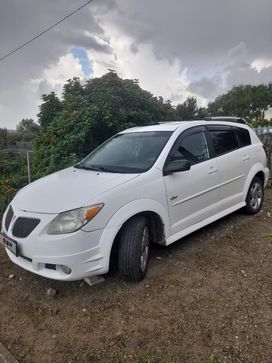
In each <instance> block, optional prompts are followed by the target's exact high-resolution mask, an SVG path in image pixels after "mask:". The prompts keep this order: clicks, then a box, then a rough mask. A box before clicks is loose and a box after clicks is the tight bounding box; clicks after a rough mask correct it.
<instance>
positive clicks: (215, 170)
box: [208, 166, 218, 175]
mask: <svg viewBox="0 0 272 363" xmlns="http://www.w3.org/2000/svg"><path fill="white" fill-rule="evenodd" d="M217 172H218V169H217V168H215V167H214V166H211V167H210V169H209V171H208V174H211V175H213V174H216V173H217Z"/></svg>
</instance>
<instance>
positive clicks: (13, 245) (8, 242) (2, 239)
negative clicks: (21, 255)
mask: <svg viewBox="0 0 272 363" xmlns="http://www.w3.org/2000/svg"><path fill="white" fill-rule="evenodd" d="M0 243H1V244H2V245H3V246H4V247H6V248H7V249H8V250H10V251H11V252H12V253H14V255H15V256H18V245H17V242H16V241H13V240H12V239H10V238H9V237H6V236H4V235H3V234H1V233H0Z"/></svg>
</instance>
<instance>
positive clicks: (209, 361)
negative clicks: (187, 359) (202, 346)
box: [198, 354, 217, 363]
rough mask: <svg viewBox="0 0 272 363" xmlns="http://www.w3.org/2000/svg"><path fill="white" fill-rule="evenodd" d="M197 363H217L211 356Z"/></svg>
mask: <svg viewBox="0 0 272 363" xmlns="http://www.w3.org/2000/svg"><path fill="white" fill-rule="evenodd" d="M198 363H217V360H216V358H215V357H214V355H213V354H211V355H210V356H209V357H208V358H207V359H201V360H200V361H198Z"/></svg>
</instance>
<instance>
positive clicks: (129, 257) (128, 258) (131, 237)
mask: <svg viewBox="0 0 272 363" xmlns="http://www.w3.org/2000/svg"><path fill="white" fill-rule="evenodd" d="M149 248H150V228H149V226H148V223H147V220H146V218H145V217H143V216H139V217H135V218H132V219H131V220H129V221H128V222H127V223H126V224H125V226H124V227H123V230H122V232H121V237H120V244H119V254H118V265H119V271H120V273H121V275H122V276H123V278H124V279H125V280H126V281H129V282H140V281H142V280H143V278H144V277H145V275H146V272H147V269H148V262H149Z"/></svg>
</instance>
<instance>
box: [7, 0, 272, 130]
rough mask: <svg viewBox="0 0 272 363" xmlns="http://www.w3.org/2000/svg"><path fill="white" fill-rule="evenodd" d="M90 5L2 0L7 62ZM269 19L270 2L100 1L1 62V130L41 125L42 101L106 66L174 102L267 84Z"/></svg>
mask: <svg viewBox="0 0 272 363" xmlns="http://www.w3.org/2000/svg"><path fill="white" fill-rule="evenodd" d="M85 2H86V0H47V1H44V0H0V58H1V56H3V55H5V54H6V53H8V52H9V51H10V50H12V49H14V48H16V47H17V46H19V45H20V44H22V43H24V42H26V41H27V40H29V39H30V38H32V37H33V36H34V35H36V34H38V33H39V32H40V31H42V30H44V29H45V28H47V27H48V26H50V25H52V24H53V23H55V22H57V21H58V20H59V19H61V18H63V17H64V16H65V15H67V14H68V13H69V12H71V11H73V10H75V9H76V8H77V7H79V6H80V5H82V4H84V3H85ZM271 19H272V1H271V0H167V1H166V0H164V1H163V0H94V2H93V3H92V4H90V5H89V6H88V7H85V8H84V9H82V10H81V11H80V12H78V13H76V14H75V15H74V16H73V17H72V18H70V19H68V20H67V21H66V22H65V23H62V24H61V25H59V26H58V27H57V28H55V29H54V30H52V31H50V32H49V33H47V34H46V35H45V36H43V37H41V38H39V39H38V40H36V41H34V42H33V43H31V44H30V45H29V46H28V47H26V48H24V49H22V50H21V51H19V52H17V53H15V54H13V55H12V56H10V57H9V58H7V59H5V60H3V61H2V62H0V127H7V128H10V129H12V128H15V127H16V124H18V122H20V120H21V119H22V118H24V117H25V118H26V117H32V118H34V119H35V120H36V114H37V113H38V106H39V104H40V97H41V94H43V93H48V92H51V91H52V90H54V91H56V92H57V93H58V94H59V95H61V89H62V85H63V83H64V82H65V81H66V80H67V79H69V78H72V77H74V76H77V77H79V78H80V79H82V81H83V82H84V79H86V78H89V77H99V76H101V75H103V74H104V73H106V72H107V69H108V68H110V69H114V70H116V71H117V73H118V74H119V75H120V76H121V77H123V78H137V79H139V81H140V85H141V87H143V88H144V89H147V90H149V91H151V92H152V93H154V94H155V95H156V96H163V97H164V98H165V99H170V100H172V102H173V104H177V103H179V102H182V101H184V100H185V99H186V98H187V97H188V96H189V95H194V96H196V97H197V98H198V99H199V102H200V103H201V104H203V105H205V104H206V103H207V102H208V101H209V100H213V99H214V98H215V97H216V96H217V95H219V94H221V93H223V92H225V91H226V90H228V89H229V88H231V87H232V86H233V85H237V84H241V83H252V84H258V83H267V82H269V81H272V21H271Z"/></svg>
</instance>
